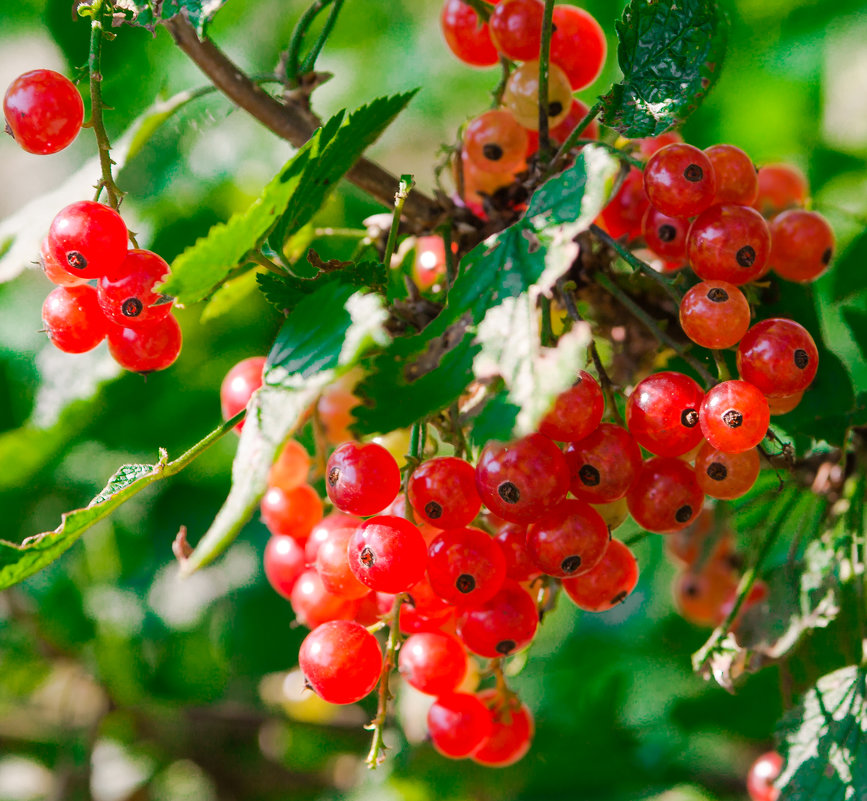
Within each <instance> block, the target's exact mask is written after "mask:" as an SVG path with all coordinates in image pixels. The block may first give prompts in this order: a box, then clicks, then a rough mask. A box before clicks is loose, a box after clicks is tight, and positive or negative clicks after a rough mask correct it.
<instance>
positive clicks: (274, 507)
mask: <svg viewBox="0 0 867 801" xmlns="http://www.w3.org/2000/svg"><path fill="white" fill-rule="evenodd" d="M260 508H261V511H262V522H263V523H264V524H265V525H266V526H267V528H268V531H270V532H271V533H272V534H275V535H276V534H283V535H284V536H286V537H294V538H295V539H296V540H298V541H299V542H301V543H303V542H304V541H305V540H306V539H307V537H309V536H310V532H311V531H312V530H313V526H315V525H316V524H317V523H318V522H319V521H320V520H322V499H321V498H320V497H319V493H318V492H316V490H315V489H313V487H311V486H310V485H309V484H302V485H301V486H300V487H295V488H294V489H291V490H284V489H283V488H282V487H270V488H269V489H268V491H267V492H266V493H265V495H264V496H263V498H262V503H261V504H260Z"/></svg>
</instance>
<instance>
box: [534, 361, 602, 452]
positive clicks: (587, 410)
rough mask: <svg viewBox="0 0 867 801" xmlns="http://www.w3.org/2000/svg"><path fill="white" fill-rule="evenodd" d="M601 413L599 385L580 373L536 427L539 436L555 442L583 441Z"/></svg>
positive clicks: (588, 375) (600, 419)
mask: <svg viewBox="0 0 867 801" xmlns="http://www.w3.org/2000/svg"><path fill="white" fill-rule="evenodd" d="M604 413H605V398H604V396H603V395H602V389H601V387H600V386H599V382H598V381H597V380H596V379H595V378H594V377H593V376H592V375H590V373H588V372H586V371H585V370H581V372H580V373H579V374H578V380H577V381H576V382H575V383H574V384H573V385H572V386H571V387H569V389H567V390H566V391H565V392H561V393H560V395H559V396H558V397H557V400H555V401H554V406H553V408H552V409H551V411H549V412H548V414H546V415H545V416H544V417H543V418H542V422H541V423H539V433H540V434H544V435H545V436H546V437H549V438H550V439H555V440H557V441H558V442H574V441H575V440H579V439H584V437H586V436H587V435H588V434H591V433H592V432H593V431H595V430H596V428H597V426H598V425H599V423H601V422H602V415H603V414H604Z"/></svg>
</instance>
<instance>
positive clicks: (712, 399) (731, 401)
mask: <svg viewBox="0 0 867 801" xmlns="http://www.w3.org/2000/svg"><path fill="white" fill-rule="evenodd" d="M770 422H771V413H770V411H769V409H768V401H767V399H766V398H765V396H764V395H763V394H762V393H761V392H760V391H759V390H758V389H756V387H754V386H753V385H752V384H750V383H748V382H747V381H723V382H722V383H720V384H717V385H716V386H715V387H714V388H713V389H711V390H709V391H708V393H707V395H705V397H704V401H702V404H701V409H699V423H700V424H701V431H702V433H703V434H704V438H705V439H706V440H707V441H708V442H709V443H710V445H711V446H712V447H714V448H716V449H717V450H720V451H725V452H726V453H741V452H742V451H747V450H749V449H750V448H754V447H755V446H756V445H758V444H759V443H760V442H761V441H762V440H763V439H764V438H765V434H767V433H768V425H769V424H770Z"/></svg>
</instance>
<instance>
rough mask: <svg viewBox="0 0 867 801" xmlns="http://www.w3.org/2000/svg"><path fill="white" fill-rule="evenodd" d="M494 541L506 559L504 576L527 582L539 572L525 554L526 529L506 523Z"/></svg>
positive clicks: (522, 526)
mask: <svg viewBox="0 0 867 801" xmlns="http://www.w3.org/2000/svg"><path fill="white" fill-rule="evenodd" d="M494 539H495V540H496V541H497V542H498V543H499V544H500V548H501V549H502V551H503V555H504V556H505V557H506V576H507V577H508V578H510V579H515V581H529V580H530V579H532V578H535V577H536V576H538V575H539V573H540V572H541V571H540V570H539V568H538V567H536V565H534V564H533V562H532V561H530V555H529V553H528V552H527V527H526V526H524V525H521V524H520V523H506V524H505V525H503V527H502V528H501V529H500V530H499V531H498V532H497V533H496V535H495V536H494Z"/></svg>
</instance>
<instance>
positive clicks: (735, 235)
mask: <svg viewBox="0 0 867 801" xmlns="http://www.w3.org/2000/svg"><path fill="white" fill-rule="evenodd" d="M686 248H687V255H688V257H689V263H690V265H691V266H692V269H693V270H694V271H695V274H696V275H697V276H698V277H699V278H703V279H704V280H705V281H728V282H729V283H730V284H737V285H740V284H746V283H748V282H750V281H754V280H755V279H756V278H758V277H759V276H761V275H762V274H763V273H764V272H765V267H766V266H767V264H768V258H769V257H770V253H771V232H770V229H769V228H768V224H767V223H766V222H765V219H764V217H762V215H761V214H759V213H758V212H757V211H756V210H755V209H751V208H749V206H734V205H722V206H712V207H711V208H709V209H708V210H707V211H704V212H702V213H701V214H700V215H699V216H698V218H697V219H696V220H695V221H694V222H693V224H692V227H691V228H690V229H689V236H688V237H687V242H686Z"/></svg>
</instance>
